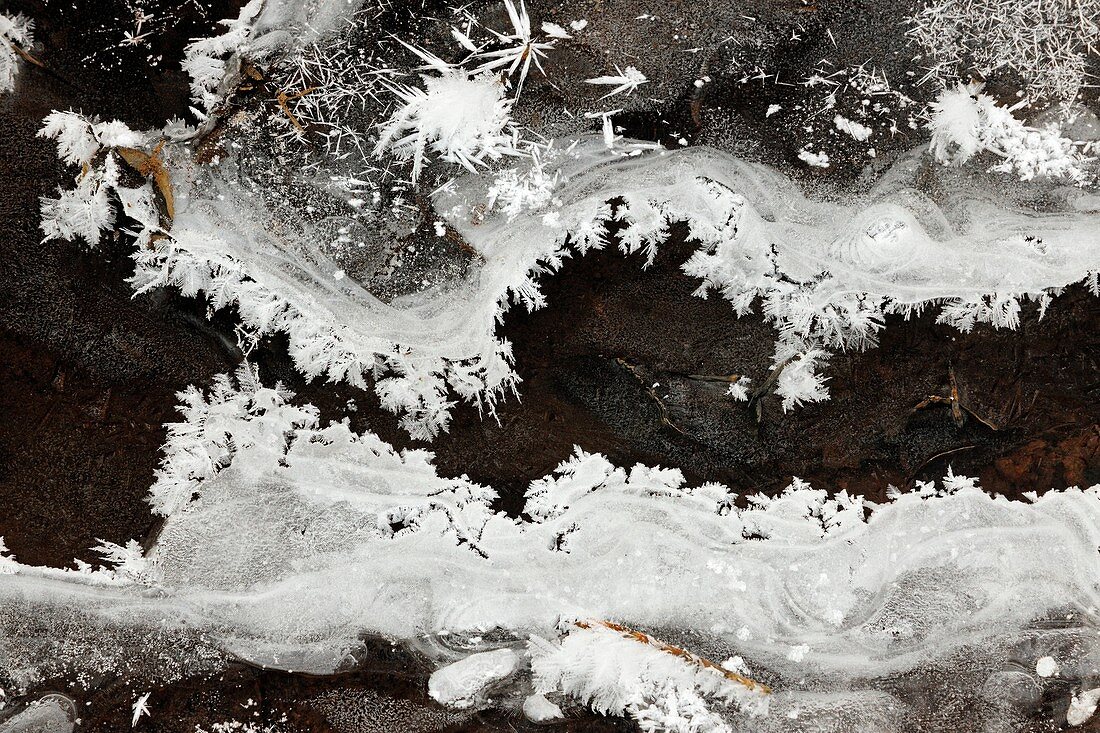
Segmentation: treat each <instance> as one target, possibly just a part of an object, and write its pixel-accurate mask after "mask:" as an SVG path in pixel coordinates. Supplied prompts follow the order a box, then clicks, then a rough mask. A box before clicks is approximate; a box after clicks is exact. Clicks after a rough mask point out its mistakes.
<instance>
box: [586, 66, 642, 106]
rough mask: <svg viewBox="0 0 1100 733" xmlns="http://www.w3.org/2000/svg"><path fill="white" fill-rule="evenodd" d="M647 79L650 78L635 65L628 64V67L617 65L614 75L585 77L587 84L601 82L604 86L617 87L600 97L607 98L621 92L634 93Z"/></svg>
mask: <svg viewBox="0 0 1100 733" xmlns="http://www.w3.org/2000/svg"><path fill="white" fill-rule="evenodd" d="M647 81H649V80H648V79H647V78H646V75H645V74H643V73H642V72H640V71H638V70H637V69H636V68H634V67H633V66H627V67H626V69H620V68H619V66H618V64H616V65H615V74H614V75H607V76H597V77H596V78H594V79H585V83H586V84H600V85H603V86H613V87H615V88H614V89H612V90H611V91H610V92H608V93H607V94H605V95H603V96H602V97H600V99H607V98H608V97H611V96H614V95H616V94H621V93H622V92H626V93H627V94H633V93H634V92H635V90H637V88H638V87H639V86H641V85H642V84H645V83H646V82H647Z"/></svg>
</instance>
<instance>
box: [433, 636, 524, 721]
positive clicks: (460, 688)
mask: <svg viewBox="0 0 1100 733" xmlns="http://www.w3.org/2000/svg"><path fill="white" fill-rule="evenodd" d="M517 667H519V655H518V654H516V653H515V652H514V651H512V650H511V649H496V650H494V651H491V652H480V653H478V654H471V655H470V656H468V657H466V658H464V659H460V660H458V661H457V662H453V663H452V664H448V665H447V666H446V667H443V668H441V669H437V670H436V671H435V672H432V676H431V677H430V678H429V679H428V694H429V695H431V697H432V699H433V700H435V701H436V702H440V703H443V704H444V705H449V706H451V707H454V708H460V709H461V708H468V707H470V706H472V705H473V704H474V702H475V700H476V699H477V697H478V694H479V693H480V692H481V691H482V690H484V689H485V688H486V687H488V686H489V685H492V684H493V683H495V682H499V681H500V680H503V679H505V678H506V677H508V676H509V675H510V674H512V673H513V672H514V671H516V668H517Z"/></svg>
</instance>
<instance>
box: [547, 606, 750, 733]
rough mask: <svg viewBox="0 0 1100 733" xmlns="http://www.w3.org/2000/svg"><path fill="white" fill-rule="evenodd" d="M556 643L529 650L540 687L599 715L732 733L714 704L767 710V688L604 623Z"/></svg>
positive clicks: (685, 730) (675, 732) (679, 732)
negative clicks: (571, 698)
mask: <svg viewBox="0 0 1100 733" xmlns="http://www.w3.org/2000/svg"><path fill="white" fill-rule="evenodd" d="M564 626H565V633H566V635H565V637H564V638H563V639H562V640H561V642H560V643H557V644H555V643H553V642H550V641H547V640H545V639H542V638H539V637H532V639H531V641H530V643H529V645H528V649H529V651H530V654H531V672H532V676H533V679H534V683H535V689H536V691H538V692H540V693H543V694H545V693H548V692H559V691H560V692H563V693H565V694H566V695H570V696H572V697H575V698H577V699H578V700H580V701H581V702H583V703H585V704H586V705H588V706H589V707H591V708H592V709H593V710H595V711H596V712H597V713H601V714H604V715H607V714H611V715H630V716H631V717H632V718H634V720H635V721H637V723H638V725H639V726H640V727H641V729H642V730H644V731H667V733H696V732H700V733H701V732H702V731H713V732H714V733H728V732H729V731H730V730H731V728H730V727H729V725H728V724H727V723H726V722H725V720H723V718H722V716H721V715H720V714H718V713H717V712H715V711H714V710H712V709H711V705H712V704H713V702H720V703H725V704H726V705H730V704H732V705H735V706H736V707H737V708H738V709H739V710H740V711H741V712H743V713H746V714H748V715H750V716H757V715H762V714H764V713H766V712H767V706H768V703H767V694H768V690H767V688H766V687H763V686H762V685H759V684H758V683H756V682H753V681H752V680H748V679H747V678H744V677H741V676H740V675H736V674H734V673H730V672H726V671H724V670H722V669H721V668H720V667H718V666H717V665H714V664H713V663H709V662H706V661H705V660H702V659H700V658H699V657H696V656H694V655H692V654H690V653H687V652H684V651H683V650H681V649H676V648H675V647H670V646H669V645H667V644H663V643H662V642H659V641H657V640H656V639H653V638H652V637H649V636H647V635H645V634H640V633H638V632H632V631H630V630H628V629H624V628H623V627H619V626H617V625H614V624H608V623H605V622H599V621H578V622H573V623H567V624H565V625H564Z"/></svg>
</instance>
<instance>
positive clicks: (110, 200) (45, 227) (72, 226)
mask: <svg viewBox="0 0 1100 733" xmlns="http://www.w3.org/2000/svg"><path fill="white" fill-rule="evenodd" d="M38 136H39V137H48V138H52V139H54V140H56V141H57V154H58V157H60V158H61V160H63V161H65V162H66V163H68V164H69V165H73V166H80V167H81V173H80V175H79V176H78V177H77V182H76V187H75V188H73V189H70V190H64V189H59V193H60V196H58V197H57V198H52V197H49V196H43V197H42V200H41V202H42V223H41V225H40V226H41V229H42V232H43V234H44V235H45V238H46V239H65V240H69V241H73V240H75V239H78V238H79V239H83V240H84V242H85V243H86V244H87V245H88V246H89V247H94V246H96V245H97V244H99V240H100V239H101V237H102V236H103V233H104V232H105V231H107V230H108V229H110V228H111V227H112V226H114V223H115V210H114V201H118V203H119V206H120V207H121V209H122V212H123V213H124V214H125V215H126V216H128V217H129V218H131V219H133V220H135V221H136V222H137V223H138V225H139V226H140V229H139V230H138V231H136V232H131V234H133V235H134V236H135V237H136V239H137V245H138V246H139V247H144V246H146V245H148V244H149V242H150V241H151V240H152V238H153V236H154V235H156V234H159V233H163V228H162V227H161V216H160V213H159V212H158V210H157V206H156V202H155V198H156V196H155V193H154V190H153V183H152V182H151V181H148V180H147V181H145V183H144V184H143V185H141V186H138V187H136V188H134V187H130V186H124V185H122V182H121V177H120V176H121V173H122V170H121V166H122V165H123V161H122V158H121V157H120V156H119V153H118V151H119V149H124V150H136V149H138V148H141V147H142V146H143V145H144V143H145V140H146V138H145V136H144V135H142V134H140V133H137V132H134V131H133V130H131V129H130V128H129V127H127V126H126V125H125V124H123V123H122V122H119V121H118V120H112V121H109V122H99V121H97V120H94V119H88V118H86V117H84V116H83V115H80V114H77V113H75V112H59V111H54V112H51V113H50V114H49V115H48V116H47V117H46V119H45V122H44V124H43V126H42V129H41V130H40V131H39V132H38ZM101 151H104V152H102V154H101Z"/></svg>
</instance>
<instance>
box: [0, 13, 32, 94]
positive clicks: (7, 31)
mask: <svg viewBox="0 0 1100 733" xmlns="http://www.w3.org/2000/svg"><path fill="white" fill-rule="evenodd" d="M33 31H34V21H32V20H31V19H30V18H28V17H26V16H25V15H21V14H18V13H16V14H15V15H7V14H4V13H0V94H6V93H7V92H10V91H12V90H14V89H15V77H16V75H17V74H18V73H19V53H18V52H17V51H16V50H15V49H16V48H19V49H22V50H24V51H25V50H26V49H28V48H30V47H31V46H33V45H34V35H33Z"/></svg>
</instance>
